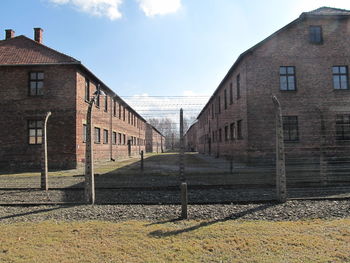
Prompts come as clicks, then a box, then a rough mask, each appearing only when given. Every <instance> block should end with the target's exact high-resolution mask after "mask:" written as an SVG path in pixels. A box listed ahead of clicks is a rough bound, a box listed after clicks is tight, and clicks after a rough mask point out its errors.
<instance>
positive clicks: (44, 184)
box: [41, 111, 51, 191]
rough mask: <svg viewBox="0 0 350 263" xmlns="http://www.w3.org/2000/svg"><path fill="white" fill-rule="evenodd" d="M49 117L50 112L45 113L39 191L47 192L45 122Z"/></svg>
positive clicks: (47, 170)
mask: <svg viewBox="0 0 350 263" xmlns="http://www.w3.org/2000/svg"><path fill="white" fill-rule="evenodd" d="M50 116H51V111H49V112H47V113H46V116H45V120H44V127H43V141H42V158H41V189H42V190H45V191H47V190H49V176H48V172H49V168H48V160H47V159H48V158H47V128H46V127H47V121H48V119H49V117H50Z"/></svg>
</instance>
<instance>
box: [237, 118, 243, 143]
mask: <svg viewBox="0 0 350 263" xmlns="http://www.w3.org/2000/svg"><path fill="white" fill-rule="evenodd" d="M237 139H238V140H242V139H243V133H242V120H239V121H237Z"/></svg>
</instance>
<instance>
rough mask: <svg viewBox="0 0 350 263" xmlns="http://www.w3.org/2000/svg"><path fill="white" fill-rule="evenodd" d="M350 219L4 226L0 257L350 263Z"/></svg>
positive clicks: (7, 259) (1, 259)
mask: <svg viewBox="0 0 350 263" xmlns="http://www.w3.org/2000/svg"><path fill="white" fill-rule="evenodd" d="M349 226H350V219H341V220H331V221H322V220H312V221H299V222H266V221H251V222H245V221H225V222H218V223H211V222H206V221H178V222H164V223H159V224H156V223H150V222H146V221H144V222H142V221H125V222H119V223H110V222H98V221H91V222H53V221H46V222H41V223H17V224H9V225H5V224H2V225H1V224H0V231H1V236H0V262H50V263H51V262H350V229H349Z"/></svg>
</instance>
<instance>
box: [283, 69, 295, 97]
mask: <svg viewBox="0 0 350 263" xmlns="http://www.w3.org/2000/svg"><path fill="white" fill-rule="evenodd" d="M281 69H285V72H286V73H281ZM289 69H293V73H289ZM290 77H293V85H294V88H293V89H291V88H290V87H289V78H290ZM282 78H286V81H285V83H286V85H287V86H286V89H282V83H283V82H282V81H281V80H282ZM296 79H297V78H296V68H295V66H280V67H279V81H280V88H279V90H280V91H283V92H284V91H286V92H290V91H292V92H293V91H297V80H296Z"/></svg>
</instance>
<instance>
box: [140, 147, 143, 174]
mask: <svg viewBox="0 0 350 263" xmlns="http://www.w3.org/2000/svg"><path fill="white" fill-rule="evenodd" d="M140 154H141V171H142V172H143V151H141V153H140Z"/></svg>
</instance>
